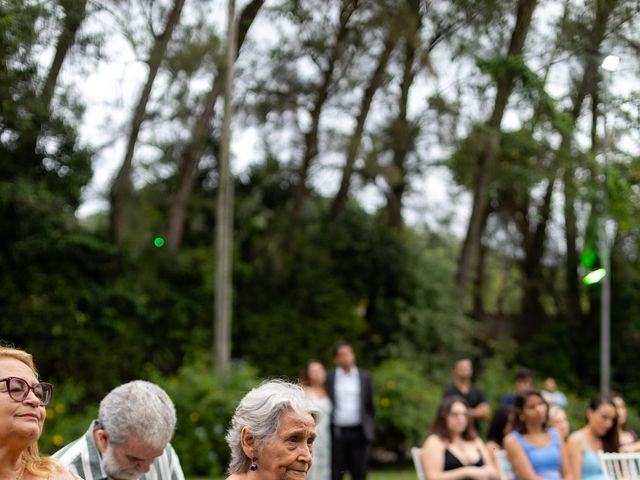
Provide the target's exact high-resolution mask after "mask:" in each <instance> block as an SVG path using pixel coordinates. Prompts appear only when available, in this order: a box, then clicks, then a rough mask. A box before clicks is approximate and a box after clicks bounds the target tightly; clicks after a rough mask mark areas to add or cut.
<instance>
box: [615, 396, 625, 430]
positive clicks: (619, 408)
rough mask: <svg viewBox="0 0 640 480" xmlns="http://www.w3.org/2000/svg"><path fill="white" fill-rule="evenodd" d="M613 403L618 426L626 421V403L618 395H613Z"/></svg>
mask: <svg viewBox="0 0 640 480" xmlns="http://www.w3.org/2000/svg"><path fill="white" fill-rule="evenodd" d="M613 403H614V404H615V406H616V413H617V414H618V426H623V425H624V424H625V423H627V405H626V404H625V402H624V400H623V399H622V398H620V397H613Z"/></svg>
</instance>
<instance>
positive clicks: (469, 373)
mask: <svg viewBox="0 0 640 480" xmlns="http://www.w3.org/2000/svg"><path fill="white" fill-rule="evenodd" d="M472 378H473V364H472V363H471V359H470V358H469V357H461V358H458V359H457V360H456V361H455V362H453V383H452V384H451V385H449V386H448V387H447V388H445V390H444V393H443V394H442V398H446V397H451V396H454V395H455V396H458V397H462V398H464V399H465V400H466V401H467V404H468V405H469V415H470V416H471V418H472V419H473V421H474V423H475V426H476V427H477V426H478V421H479V420H488V419H489V416H490V415H491V407H489V403H487V398H486V397H485V394H484V392H483V391H482V390H480V389H479V388H477V387H476V386H475V385H474V384H473V383H472V382H471V379H472Z"/></svg>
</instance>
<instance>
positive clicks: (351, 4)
mask: <svg viewBox="0 0 640 480" xmlns="http://www.w3.org/2000/svg"><path fill="white" fill-rule="evenodd" d="M358 5H359V0H341V6H340V16H339V21H338V26H337V29H336V33H335V40H334V41H333V45H332V47H331V49H330V51H329V54H328V56H327V58H326V62H325V66H324V68H323V69H322V73H321V79H320V83H319V84H318V85H317V87H316V89H315V94H314V101H313V106H312V108H311V111H310V113H311V125H310V126H309V129H308V130H307V131H306V133H305V134H304V150H303V156H302V161H301V162H300V167H299V168H298V178H297V180H296V186H295V189H294V193H293V219H294V221H295V220H296V219H297V218H298V217H299V216H300V214H301V213H302V208H303V206H304V203H305V199H306V196H307V178H308V176H309V168H310V167H311V163H312V162H313V160H314V159H315V157H316V155H318V133H319V129H320V117H321V114H322V110H323V108H324V106H325V103H326V102H327V99H328V98H329V89H330V87H331V84H332V81H333V76H334V71H335V69H336V64H337V62H338V61H339V60H340V58H341V57H342V54H343V52H344V50H345V49H346V48H347V46H348V42H347V40H348V35H349V32H350V25H349V21H350V20H351V17H352V15H353V14H354V12H355V11H356V9H357V8H358Z"/></svg>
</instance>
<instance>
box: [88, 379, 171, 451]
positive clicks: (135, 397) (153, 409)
mask: <svg viewBox="0 0 640 480" xmlns="http://www.w3.org/2000/svg"><path fill="white" fill-rule="evenodd" d="M98 422H99V423H100V427H101V428H103V429H104V430H105V431H106V432H107V434H108V435H109V442H110V443H112V444H114V445H121V444H122V443H124V442H125V440H126V438H127V437H128V436H129V435H135V436H136V437H138V438H139V439H140V440H142V441H143V442H144V443H146V444H147V445H149V446H152V447H154V448H164V447H166V445H167V444H168V443H169V441H170V440H171V437H173V433H174V431H175V428H176V409H175V407H174V405H173V402H172V401H171V399H170V398H169V395H167V394H166V392H165V391H164V390H163V389H162V388H160V387H159V386H158V385H156V384H154V383H151V382H146V381H144V380H134V381H132V382H129V383H125V384H123V385H120V386H119V387H116V388H114V389H113V390H111V391H110V392H109V393H108V394H107V396H106V397H104V398H103V399H102V401H101V402H100V409H99V412H98Z"/></svg>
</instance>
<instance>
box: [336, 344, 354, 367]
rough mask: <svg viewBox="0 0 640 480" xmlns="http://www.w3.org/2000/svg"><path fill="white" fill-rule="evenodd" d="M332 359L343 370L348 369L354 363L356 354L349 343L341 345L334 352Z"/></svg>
mask: <svg viewBox="0 0 640 480" xmlns="http://www.w3.org/2000/svg"><path fill="white" fill-rule="evenodd" d="M334 361H335V362H336V365H338V366H339V367H341V368H343V369H344V370H350V369H351V368H352V367H353V366H354V365H355V364H356V356H355V355H354V353H353V349H352V348H351V347H350V346H349V345H342V346H341V347H340V348H339V349H338V351H337V352H336V356H335V358H334Z"/></svg>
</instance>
